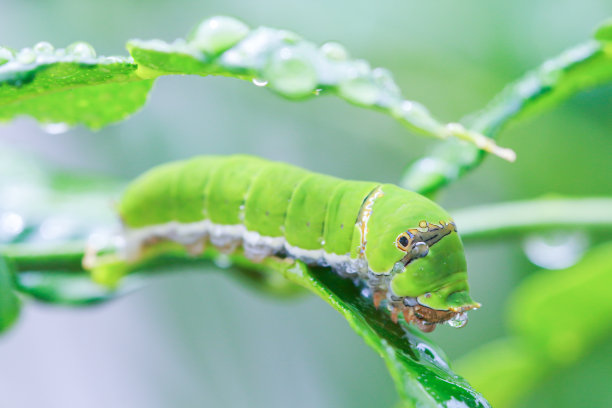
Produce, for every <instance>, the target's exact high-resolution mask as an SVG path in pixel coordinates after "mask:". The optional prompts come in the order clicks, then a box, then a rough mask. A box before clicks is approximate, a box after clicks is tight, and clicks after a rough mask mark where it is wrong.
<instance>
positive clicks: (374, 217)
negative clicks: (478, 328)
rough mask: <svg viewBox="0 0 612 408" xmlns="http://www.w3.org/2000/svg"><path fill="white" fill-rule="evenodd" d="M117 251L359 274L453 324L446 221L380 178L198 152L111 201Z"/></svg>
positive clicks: (458, 306) (462, 304) (459, 255)
mask: <svg viewBox="0 0 612 408" xmlns="http://www.w3.org/2000/svg"><path fill="white" fill-rule="evenodd" d="M118 209H119V213H120V216H121V219H122V221H123V225H124V232H123V235H124V238H125V251H124V252H125V255H124V256H125V258H126V259H127V260H137V259H138V257H139V256H141V255H140V254H142V253H143V250H144V249H150V248H154V247H155V246H156V245H159V243H160V242H164V241H173V242H177V243H180V244H182V245H184V246H185V247H187V248H189V249H190V251H191V252H193V253H199V252H201V251H202V250H203V248H204V245H205V244H206V243H208V242H210V243H211V244H212V245H213V246H215V247H216V248H218V249H219V250H221V251H223V252H226V253H230V252H233V251H234V250H236V249H237V248H238V247H239V246H242V248H243V251H244V254H245V256H247V257H248V258H250V259H251V260H253V261H261V260H262V259H264V258H265V257H269V256H277V257H284V258H292V259H298V260H301V261H303V262H305V263H307V264H317V265H322V266H329V267H331V268H332V269H333V270H335V271H336V272H337V273H339V274H341V275H342V276H347V277H359V278H361V279H363V280H365V281H366V282H367V283H368V285H369V286H370V288H371V289H372V291H373V298H374V302H375V304H376V306H377V307H378V304H379V303H380V302H381V300H383V299H384V298H386V300H387V305H388V307H389V309H390V310H391V312H392V317H393V319H394V320H395V321H397V316H398V314H399V313H402V314H403V316H404V318H405V320H406V321H407V322H413V323H414V324H416V325H417V326H418V327H419V328H420V329H421V330H423V331H431V330H433V329H434V328H435V326H436V324H437V323H443V322H448V323H449V324H451V325H453V326H456V327H460V326H462V325H464V324H465V322H466V319H467V315H466V313H465V312H466V311H467V310H470V309H474V308H477V307H479V306H480V305H479V304H478V303H476V302H474V301H473V300H472V299H471V298H470V296H469V294H468V284H467V272H466V270H467V267H466V262H465V257H464V253H463V245H462V243H461V240H460V238H459V235H458V234H457V230H456V227H455V224H454V223H453V221H452V220H451V218H450V216H449V215H448V214H447V213H446V212H445V211H444V210H443V209H442V208H440V207H439V206H438V205H436V204H435V203H433V202H432V201H430V200H428V199H427V198H425V197H423V196H421V195H419V194H416V193H413V192H410V191H407V190H403V189H401V188H399V187H397V186H395V185H392V184H378V183H373V182H360V181H346V180H341V179H338V178H334V177H329V176H325V175H320V174H315V173H311V172H308V171H306V170H303V169H300V168H297V167H294V166H290V165H287V164H284V163H279V162H271V161H266V160H263V159H259V158H256V157H251V156H244V155H237V156H229V157H221V156H203V157H196V158H193V159H190V160H186V161H179V162H174V163H169V164H165V165H162V166H159V167H156V168H154V169H152V170H150V171H149V172H147V173H145V174H144V175H142V176H141V177H140V178H138V179H137V180H136V181H134V182H133V183H132V184H131V185H130V186H129V187H128V189H127V191H126V192H125V194H124V196H123V198H122V199H121V201H120V203H119V207H118Z"/></svg>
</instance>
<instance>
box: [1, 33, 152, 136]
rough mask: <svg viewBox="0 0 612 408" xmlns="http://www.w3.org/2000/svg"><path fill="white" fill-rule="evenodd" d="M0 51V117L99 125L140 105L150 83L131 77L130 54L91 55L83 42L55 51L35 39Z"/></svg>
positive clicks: (135, 76)
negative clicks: (15, 49) (28, 45)
mask: <svg viewBox="0 0 612 408" xmlns="http://www.w3.org/2000/svg"><path fill="white" fill-rule="evenodd" d="M1 55H5V56H4V57H0V58H2V59H0V121H7V120H11V119H13V118H15V117H17V116H19V115H28V116H32V117H34V118H35V119H36V120H38V121H39V122H41V123H43V124H55V123H62V124H66V125H76V124H79V123H82V124H85V125H87V126H89V127H90V128H93V129H99V128H101V127H103V126H105V125H107V124H109V123H112V122H117V121H119V120H122V119H125V118H126V117H127V116H129V115H130V114H132V113H134V112H135V111H137V110H138V109H140V108H141V107H142V106H143V105H144V103H145V102H146V97H147V93H148V92H149V90H150V89H151V86H152V85H153V81H151V80H148V81H143V80H142V78H140V77H138V76H137V75H136V73H135V72H136V68H137V67H136V65H135V64H133V63H131V62H130V59H129V58H121V57H96V54H95V51H94V50H93V48H91V46H90V45H88V44H86V43H75V44H72V45H71V46H68V47H67V48H66V49H63V48H59V49H57V50H55V49H54V48H53V46H51V44H49V43H39V44H36V45H35V46H34V48H33V49H30V48H25V49H23V50H21V51H20V52H19V53H18V54H17V55H16V56H13V55H12V53H11V52H9V50H8V49H6V48H0V56H1ZM2 61H4V63H2Z"/></svg>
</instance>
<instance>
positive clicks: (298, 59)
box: [264, 47, 317, 98]
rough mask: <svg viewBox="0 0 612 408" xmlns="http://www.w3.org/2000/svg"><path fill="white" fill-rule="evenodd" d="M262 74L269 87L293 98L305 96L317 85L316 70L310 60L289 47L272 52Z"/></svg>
mask: <svg viewBox="0 0 612 408" xmlns="http://www.w3.org/2000/svg"><path fill="white" fill-rule="evenodd" d="M264 74H265V76H266V78H267V79H268V81H269V83H270V87H271V88H273V89H275V90H276V91H278V92H279V93H281V94H283V95H285V96H289V97H293V98H295V97H300V96H306V95H308V94H310V93H312V92H313V91H314V89H315V88H316V86H317V72H316V71H315V69H314V67H313V66H312V64H311V63H310V61H309V60H308V59H307V58H305V57H304V56H302V55H300V53H299V51H296V50H295V49H293V48H289V47H285V48H282V49H280V50H279V51H278V52H276V53H275V54H274V56H273V57H272V59H271V61H270V63H269V64H268V66H267V67H266V68H265V70H264Z"/></svg>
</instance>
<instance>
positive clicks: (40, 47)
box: [34, 41, 55, 55]
mask: <svg viewBox="0 0 612 408" xmlns="http://www.w3.org/2000/svg"><path fill="white" fill-rule="evenodd" d="M53 51H55V48H54V47H53V45H51V43H48V42H47V41H41V42H39V43H38V44H36V45H35V46H34V52H36V53H37V54H39V55H51V54H53Z"/></svg>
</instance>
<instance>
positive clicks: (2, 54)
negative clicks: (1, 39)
mask: <svg viewBox="0 0 612 408" xmlns="http://www.w3.org/2000/svg"><path fill="white" fill-rule="evenodd" d="M14 58H15V53H14V52H13V51H12V50H10V49H9V48H5V47H0V65H3V64H6V63H7V62H9V61H12V60H13V59H14Z"/></svg>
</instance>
